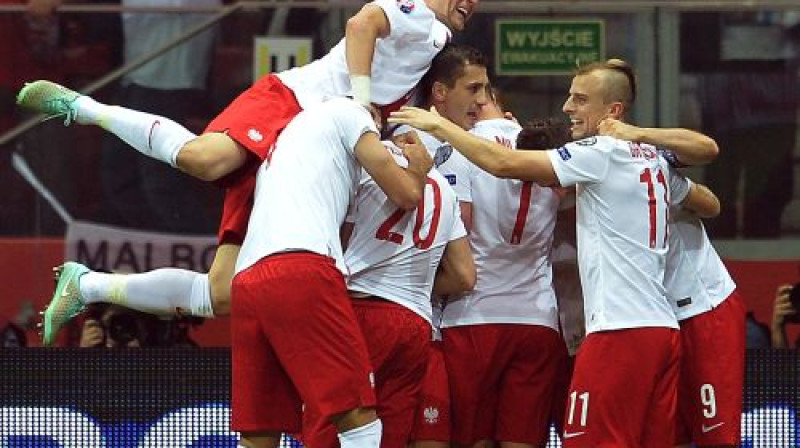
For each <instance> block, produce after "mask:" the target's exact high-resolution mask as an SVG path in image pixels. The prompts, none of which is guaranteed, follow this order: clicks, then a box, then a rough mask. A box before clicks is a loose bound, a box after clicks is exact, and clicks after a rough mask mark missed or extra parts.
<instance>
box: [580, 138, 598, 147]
mask: <svg viewBox="0 0 800 448" xmlns="http://www.w3.org/2000/svg"><path fill="white" fill-rule="evenodd" d="M596 143H597V137H588V138H585V139H583V140H578V141H577V142H575V144H576V145H581V146H594V145H595V144H596Z"/></svg>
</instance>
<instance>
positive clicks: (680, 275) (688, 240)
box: [664, 170, 736, 320]
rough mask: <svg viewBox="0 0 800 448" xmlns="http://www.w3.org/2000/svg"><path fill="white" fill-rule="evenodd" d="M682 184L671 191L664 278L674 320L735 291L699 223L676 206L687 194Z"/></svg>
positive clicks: (706, 308)
mask: <svg viewBox="0 0 800 448" xmlns="http://www.w3.org/2000/svg"><path fill="white" fill-rule="evenodd" d="M672 171H673V172H672V173H671V175H672V176H675V177H678V178H683V176H682V175H681V174H680V173H678V172H677V171H674V170H672ZM684 179H685V178H684ZM671 184H672V183H671ZM685 185H686V188H685V189H684V190H685V191H680V192H678V191H674V192H673V205H672V206H671V207H670V215H669V251H668V252H667V267H666V273H665V275H664V286H665V287H666V288H667V298H668V299H669V302H670V304H671V305H672V308H673V310H674V311H675V314H676V315H677V316H678V320H684V319H688V318H690V317H693V316H697V315H698V314H702V313H705V312H706V311H710V310H712V309H713V308H715V307H716V306H717V305H719V304H720V303H722V302H723V301H724V300H725V299H726V298H728V296H730V295H731V293H733V290H734V289H736V284H735V283H734V282H733V279H732V278H731V276H730V274H729V273H728V270H727V269H726V268H725V265H724V264H723V263H722V260H721V259H720V258H719V255H718V254H717V251H716V250H714V246H712V245H711V241H710V240H709V239H708V235H706V231H705V228H704V227H703V222H702V221H701V220H700V219H699V218H698V217H697V216H695V215H693V214H692V213H690V212H688V211H686V210H684V209H683V208H682V207H681V206H680V205H679V204H680V203H681V202H682V201H683V199H684V198H685V197H686V194H688V191H689V188H688V186H689V182H685Z"/></svg>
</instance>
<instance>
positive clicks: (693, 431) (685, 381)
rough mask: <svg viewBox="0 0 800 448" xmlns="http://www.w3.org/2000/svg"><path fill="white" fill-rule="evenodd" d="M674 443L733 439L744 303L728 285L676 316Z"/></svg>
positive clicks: (738, 423)
mask: <svg viewBox="0 0 800 448" xmlns="http://www.w3.org/2000/svg"><path fill="white" fill-rule="evenodd" d="M681 350H682V359H681V373H680V379H679V386H678V387H679V388H678V424H677V432H676V443H677V444H688V443H690V442H694V443H695V444H696V445H698V446H712V445H714V446H716V445H738V444H739V443H740V442H741V427H742V389H743V387H744V354H745V307H744V303H743V301H742V298H741V296H740V295H739V293H738V292H736V291H734V292H733V293H732V294H731V295H730V296H728V298H727V299H725V301H723V302H722V303H720V304H719V306H718V307H717V308H714V309H713V310H711V311H708V312H705V313H703V314H699V315H697V316H694V317H691V318H689V319H686V320H684V321H682V322H681Z"/></svg>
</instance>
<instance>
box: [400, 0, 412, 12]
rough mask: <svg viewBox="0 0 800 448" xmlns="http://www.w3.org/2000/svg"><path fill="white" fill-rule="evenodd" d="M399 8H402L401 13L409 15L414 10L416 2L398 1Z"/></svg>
mask: <svg viewBox="0 0 800 448" xmlns="http://www.w3.org/2000/svg"><path fill="white" fill-rule="evenodd" d="M397 6H398V7H399V8H400V11H403V12H404V13H406V14H409V13H410V12H411V11H413V10H414V0H397Z"/></svg>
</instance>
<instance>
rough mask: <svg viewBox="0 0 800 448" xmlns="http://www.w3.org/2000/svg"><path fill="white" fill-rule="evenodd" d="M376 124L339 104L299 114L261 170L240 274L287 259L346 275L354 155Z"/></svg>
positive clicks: (348, 104) (351, 104)
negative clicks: (321, 258) (267, 260)
mask: <svg viewBox="0 0 800 448" xmlns="http://www.w3.org/2000/svg"><path fill="white" fill-rule="evenodd" d="M367 132H375V133H377V132H378V131H377V129H376V128H375V123H374V122H373V120H372V117H371V116H370V114H369V112H368V111H367V110H366V108H364V107H363V106H361V105H359V104H357V103H356V102H355V101H352V100H349V99H347V98H337V99H332V100H330V101H327V102H324V103H322V104H319V105H317V106H315V107H312V108H309V109H306V110H304V111H302V112H300V114H298V115H297V116H296V117H295V118H294V119H293V120H292V121H291V122H290V123H289V125H288V126H286V129H284V130H283V132H282V133H281V135H280V136H279V137H278V141H277V142H276V143H275V150H274V152H273V153H272V159H271V162H269V169H267V163H266V162H265V163H264V164H262V165H261V167H260V168H259V170H258V175H257V177H256V190H255V201H254V204H253V211H252V214H251V215H250V221H249V223H248V227H247V229H248V231H247V235H246V236H245V239H244V243H243V244H242V249H241V252H240V253H239V258H238V259H237V260H236V272H240V271H242V270H244V269H247V268H248V267H249V266H251V265H253V264H254V263H256V262H257V261H258V260H260V259H261V258H263V257H266V256H267V255H271V254H274V253H279V252H286V251H297V250H302V251H310V252H315V253H318V254H322V255H327V256H329V257H331V258H333V259H334V260H335V261H336V266H337V267H338V268H339V269H340V270H341V271H342V273H345V274H346V273H347V270H346V268H345V264H344V258H343V255H342V244H341V241H340V239H339V229H340V227H341V225H342V223H343V222H344V218H345V216H346V215H347V208H348V205H349V204H350V201H351V199H352V198H353V196H354V195H355V191H356V188H357V187H358V182H359V179H360V176H361V165H360V164H359V163H358V161H357V160H356V157H355V154H354V147H355V144H356V142H358V140H359V138H361V136H362V135H363V134H364V133H367Z"/></svg>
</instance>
